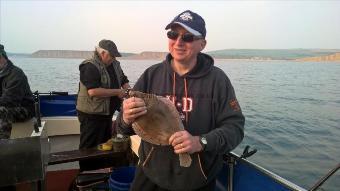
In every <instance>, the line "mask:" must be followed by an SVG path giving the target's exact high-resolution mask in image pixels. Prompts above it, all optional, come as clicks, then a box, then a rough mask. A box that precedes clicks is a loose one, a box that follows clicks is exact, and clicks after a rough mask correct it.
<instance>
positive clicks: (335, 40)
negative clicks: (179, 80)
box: [0, 0, 340, 53]
mask: <svg viewBox="0 0 340 191" xmlns="http://www.w3.org/2000/svg"><path fill="white" fill-rule="evenodd" d="M188 9H189V10H191V11H193V12H196V13H198V14H200V15H201V16H202V17H203V18H204V19H205V22H206V28H207V36H206V39H207V46H206V48H205V51H213V50H221V49H291V48H306V49H310V48H313V49H314V48H315V49H340V1H337V0H330V1H327V0H315V1H308V0H287V1H280V0H264V1H256V0H250V1H236V0H225V1H221V0H220V1H203V0H199V1H194V0H191V1H189V0H187V1H183V0H182V1H156V0H153V1H137V0H135V1H132V0H127V1H115V0H112V1H110V0H102V1H100V0H96V1H91V0H86V1H80V0H68V1H67V0H59V1H54V0H44V1H41V0H21V1H20V0H0V16H1V19H0V42H1V44H3V45H4V46H5V50H6V51H7V52H13V53H33V52H35V51H37V50H42V49H44V50H93V49H94V47H95V46H96V45H97V43H98V42H99V41H100V40H101V39H111V40H113V41H114V42H115V43H116V44H117V46H118V49H119V51H120V52H130V53H140V52H142V51H162V52H164V51H167V50H168V47H167V37H166V30H165V29H164V28H165V26H166V25H167V24H168V23H169V22H170V21H171V20H172V19H173V18H174V17H175V16H176V15H178V14H179V13H181V12H183V11H185V10H188Z"/></svg>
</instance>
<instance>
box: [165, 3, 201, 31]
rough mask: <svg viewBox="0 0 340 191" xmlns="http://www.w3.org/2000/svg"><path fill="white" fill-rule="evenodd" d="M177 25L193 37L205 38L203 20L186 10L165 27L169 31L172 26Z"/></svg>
mask: <svg viewBox="0 0 340 191" xmlns="http://www.w3.org/2000/svg"><path fill="white" fill-rule="evenodd" d="M175 24H178V25H180V26H182V27H183V28H185V29H186V30H187V31H188V32H190V33H191V34H193V35H195V36H203V37H204V38H205V36H206V34H207V31H206V29H205V22H204V19H203V18H202V17H201V16H200V15H199V14H197V13H194V12H192V11H190V10H186V11H184V12H182V13H180V14H179V15H178V16H176V17H175V18H174V19H173V20H172V21H171V22H170V23H169V24H168V25H167V26H166V27H165V30H167V29H170V28H171V27H172V26H173V25H175Z"/></svg>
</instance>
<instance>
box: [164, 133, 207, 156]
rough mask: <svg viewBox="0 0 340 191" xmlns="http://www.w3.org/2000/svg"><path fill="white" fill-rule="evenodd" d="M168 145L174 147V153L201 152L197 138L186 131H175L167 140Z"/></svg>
mask: <svg viewBox="0 0 340 191" xmlns="http://www.w3.org/2000/svg"><path fill="white" fill-rule="evenodd" d="M169 144H170V145H172V146H173V147H174V150H175V153H177V154H180V153H189V154H192V153H195V152H199V151H201V150H202V149H203V148H202V145H201V143H200V141H199V136H192V135H191V134H190V133H189V132H188V131H185V130H183V131H177V132H176V133H174V134H173V135H171V137H170V138H169Z"/></svg>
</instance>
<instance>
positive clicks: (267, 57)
mask: <svg viewBox="0 0 340 191" xmlns="http://www.w3.org/2000/svg"><path fill="white" fill-rule="evenodd" d="M206 53H207V54H209V55H210V56H212V57H213V58H214V59H216V60H251V61H276V60H277V61H302V62H303V61H314V62H325V61H331V62H333V61H340V50H337V49H329V50H326V49H282V50H281V49H272V50H271V49H267V50H256V49H225V50H218V51H210V52H206ZM121 54H122V57H119V58H118V60H164V59H165V57H166V55H167V54H168V53H167V52H152V51H145V52H141V53H139V54H134V53H121ZM92 55H93V51H77V50H39V51H36V52H34V53H32V54H15V53H14V54H13V53H12V54H9V56H18V57H32V58H65V59H86V58H91V57H92Z"/></svg>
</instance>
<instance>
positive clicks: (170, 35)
mask: <svg viewBox="0 0 340 191" xmlns="http://www.w3.org/2000/svg"><path fill="white" fill-rule="evenodd" d="M166 35H167V36H168V38H169V39H171V40H177V38H178V36H180V35H179V33H178V32H176V31H168V32H167V33H166ZM202 38H203V37H202V36H195V35H193V34H190V33H185V34H183V35H181V39H182V40H183V41H184V42H193V41H194V40H198V39H202Z"/></svg>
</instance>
